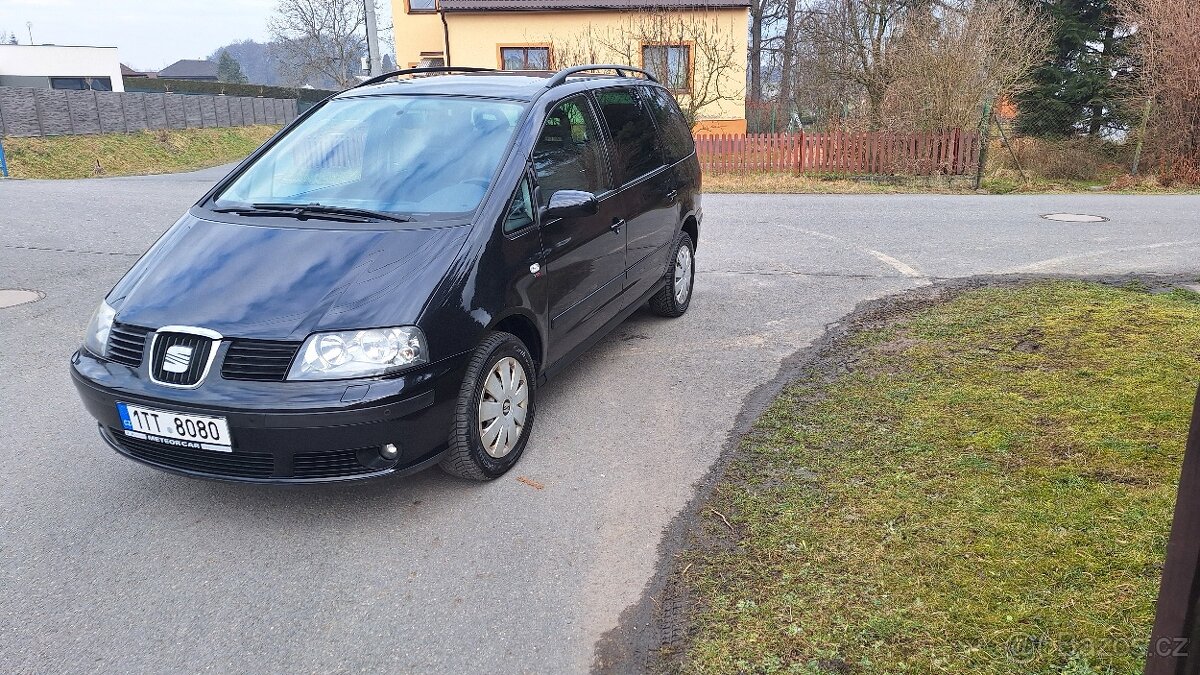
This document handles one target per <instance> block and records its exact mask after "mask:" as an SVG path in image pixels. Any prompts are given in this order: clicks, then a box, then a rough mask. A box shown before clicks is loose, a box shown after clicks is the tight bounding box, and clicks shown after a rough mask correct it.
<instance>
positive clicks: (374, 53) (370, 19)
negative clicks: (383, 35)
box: [363, 0, 383, 77]
mask: <svg viewBox="0 0 1200 675" xmlns="http://www.w3.org/2000/svg"><path fill="white" fill-rule="evenodd" d="M363 4H364V6H365V7H366V10H367V14H366V19H367V58H368V59H370V60H371V73H370V75H371V77H376V76H378V75H382V74H383V61H382V60H381V58H380V56H379V28H378V26H376V24H375V0H364V2H363Z"/></svg>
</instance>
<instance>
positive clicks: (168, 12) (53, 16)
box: [0, 0, 275, 70]
mask: <svg viewBox="0 0 1200 675" xmlns="http://www.w3.org/2000/svg"><path fill="white" fill-rule="evenodd" d="M274 6H275V0H0V31H4V32H5V34H7V33H9V32H12V33H15V34H16V36H17V39H18V40H19V41H20V42H21V44H27V43H28V42H29V32H28V30H26V28H25V22H26V21H30V22H32V23H33V41H34V43H35V44H42V43H54V44H60V45H93V46H97V47H116V48H117V49H118V54H119V56H120V58H121V62H122V63H125V64H127V65H130V66H133V67H134V68H144V69H147V70H158V69H159V68H162V67H164V66H167V65H170V64H172V63H174V62H175V61H178V60H179V59H196V58H203V57H205V56H208V54H209V53H210V52H212V50H214V49H216V48H217V47H220V46H221V45H224V44H228V43H230V42H233V41H234V40H244V39H246V38H251V39H254V40H259V41H263V40H265V39H266V37H267V17H268V16H270V14H271V12H272V9H273V8H274Z"/></svg>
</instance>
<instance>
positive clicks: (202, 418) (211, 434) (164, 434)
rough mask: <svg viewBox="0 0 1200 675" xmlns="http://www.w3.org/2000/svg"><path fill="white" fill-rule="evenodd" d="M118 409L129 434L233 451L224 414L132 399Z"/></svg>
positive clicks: (219, 450) (186, 446)
mask: <svg viewBox="0 0 1200 675" xmlns="http://www.w3.org/2000/svg"><path fill="white" fill-rule="evenodd" d="M117 412H118V413H120V414H121V424H123V425H124V426H125V435H126V436H133V437H134V438H143V439H146V440H150V441H157V442H159V443H165V444H167V445H177V446H179V447H181V448H198V449H201V450H216V451H217V452H233V441H232V440H231V439H230V438H229V425H228V424H226V423H225V418H224V417H208V416H207V415H187V414H184V413H177V412H171V411H170V410H155V409H154V408H143V407H142V406H140V405H132V404H129V403H118V404H117Z"/></svg>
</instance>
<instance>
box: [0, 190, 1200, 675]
mask: <svg viewBox="0 0 1200 675" xmlns="http://www.w3.org/2000/svg"><path fill="white" fill-rule="evenodd" d="M219 173H220V171H219V170H217V171H208V172H200V173H196V174H186V175H178V176H167V177H145V178H119V179H103V180H86V181H61V182H40V181H19V182H18V181H3V182H0V288H29V289H36V290H39V291H42V292H44V293H45V298H44V299H43V300H41V301H39V302H36V303H33V304H28V305H23V306H19V307H13V308H9V309H0V522H2V523H3V529H2V531H0V655H2V656H0V660H2V661H3V666H0V667H2V668H3V670H5V671H7V672H46V673H64V672H116V671H122V672H178V671H189V672H195V671H215V672H223V671H247V672H299V671H312V672H343V671H345V672H349V671H364V670H371V671H380V670H388V671H406V672H446V673H485V672H487V673H496V672H505V673H521V672H540V673H565V672H581V671H586V670H587V669H588V668H589V667H590V666H591V664H592V658H593V654H594V647H595V644H596V642H597V640H598V639H599V638H600V637H601V636H602V635H603V634H604V633H605V632H606V631H608V630H609V629H611V628H613V627H614V626H615V625H616V622H617V620H618V616H619V615H620V613H621V612H622V610H624V609H625V608H626V607H628V606H629V605H631V604H633V603H634V602H636V601H637V600H638V598H639V595H640V594H641V592H642V589H643V587H644V586H645V584H646V582H647V581H648V580H649V579H650V577H651V576H652V574H653V572H654V569H655V565H656V561H657V555H656V548H657V546H658V544H659V541H660V538H661V535H662V532H663V529H664V527H665V526H666V525H667V524H668V523H669V522H670V521H671V519H672V518H673V517H674V516H675V515H676V514H677V513H678V512H679V511H680V509H682V508H683V507H684V506H685V504H686V503H687V501H688V500H689V499H690V498H691V496H692V491H693V484H694V483H696V482H697V481H698V480H699V479H700V478H701V477H702V476H703V475H704V474H705V472H706V471H707V470H708V468H709V467H710V466H711V465H712V464H713V462H714V461H715V460H716V459H717V457H718V455H719V453H720V451H721V449H722V447H723V445H724V444H725V442H726V437H727V434H728V433H729V431H730V429H731V428H732V427H733V424H734V420H735V418H736V416H737V415H738V412H739V410H740V409H741V408H742V406H743V403H744V401H745V400H746V399H747V396H748V394H749V392H750V391H751V390H752V389H754V388H755V387H756V386H757V385H759V384H760V383H762V382H765V381H767V380H770V379H771V378H772V376H773V375H774V374H775V373H776V371H777V370H778V368H779V365H780V363H781V361H782V360H783V359H785V358H786V357H787V356H789V355H790V354H792V353H794V352H796V351H798V350H800V349H802V348H803V347H804V346H805V345H806V344H808V343H809V342H810V341H811V340H813V339H814V338H816V337H817V336H819V335H820V333H821V332H822V331H823V330H824V328H825V326H826V325H827V324H829V323H831V322H834V321H836V320H837V319H838V318H839V317H841V316H842V315H844V314H846V313H847V312H849V311H850V310H851V309H852V308H853V307H854V306H855V304H856V303H858V302H860V301H862V300H866V299H870V298H875V297H878V296H881V295H885V294H890V293H894V292H897V291H900V290H903V289H906V288H911V287H914V286H917V285H921V284H925V283H929V281H930V280H931V279H936V278H945V277H957V276H964V275H971V274H980V273H1004V272H1014V271H1024V272H1031V271H1032V272H1062V273H1115V272H1126V271H1141V272H1192V271H1195V272H1200V220H1198V217H1197V213H1198V212H1200V198H1197V197H1182V196H1180V197H1170V196H1168V197H1126V196H1109V195H1091V194H1088V195H1078V196H1037V197H1014V196H1003V197H988V196H934V195H929V196H876V195H867V196H732V195H728V196H727V195H711V196H708V197H706V198H705V203H704V205H705V214H706V219H705V222H704V226H703V231H702V236H701V245H700V251H699V255H698V257H697V263H698V270H699V274H698V277H697V282H696V295H695V299H694V301H693V303H692V306H691V310H690V311H689V312H688V314H687V315H686V316H685V317H683V318H681V319H677V320H663V319H659V318H656V317H652V316H650V315H649V314H648V313H645V312H639V313H638V314H636V315H634V317H632V318H631V319H630V320H629V321H627V322H626V323H625V324H623V325H622V326H620V327H619V328H618V329H617V330H616V331H615V332H614V333H612V334H611V335H610V336H609V337H608V338H607V339H606V340H604V341H603V342H602V343H601V344H600V345H598V346H597V347H596V348H594V349H592V350H591V351H590V352H589V353H587V354H586V355H585V356H584V357H583V358H582V359H581V360H580V361H579V362H577V364H576V365H574V366H573V367H572V368H570V369H569V370H568V371H567V372H566V373H565V374H564V375H563V376H562V377H561V378H560V379H558V380H556V381H554V382H552V383H550V384H549V385H548V386H547V387H546V388H545V389H543V390H542V391H541V400H540V406H541V407H540V409H539V412H538V424H537V428H536V430H535V432H534V436H533V438H532V440H531V442H530V444H529V447H528V449H527V450H526V453H525V456H524V457H523V458H522V460H521V463H520V464H519V465H518V467H517V468H516V469H515V470H514V471H513V472H511V473H510V474H509V475H507V476H505V477H504V478H502V479H500V480H498V481H495V482H493V483H488V484H475V483H467V482H463V481H459V480H455V479H451V478H449V477H447V476H444V475H442V474H441V473H440V472H438V471H437V470H433V471H428V472H426V473H423V474H420V475H418V476H415V477H410V478H406V479H399V480H392V481H384V482H373V483H367V484H360V485H344V486H328V487H317V488H279V487H254V486H244V485H228V484H221V483H212V482H203V481H195V480H189V479H185V478H179V477H175V476H171V475H167V474H163V473H159V472H156V471H153V470H151V469H147V468H144V467H142V466H140V465H137V464H134V463H132V462H130V461H128V460H125V459H123V458H121V457H119V456H117V455H116V454H115V453H113V452H112V451H111V450H109V449H108V448H107V447H105V446H104V445H103V444H102V443H101V441H100V440H99V438H98V437H97V435H96V432H95V427H94V425H93V423H92V421H91V419H90V418H89V417H88V416H87V414H86V413H85V412H84V411H83V409H82V407H81V406H80V404H79V403H78V402H77V400H76V397H75V392H74V390H73V388H72V386H71V384H70V381H69V376H68V373H67V359H68V357H69V355H70V354H71V352H72V351H73V350H74V349H75V348H76V346H77V344H78V343H79V340H80V333H81V331H82V328H83V325H84V323H85V322H86V321H87V318H88V316H89V314H90V313H91V311H92V310H93V308H94V307H95V305H96V304H97V302H98V301H99V299H100V298H101V296H102V295H103V294H104V292H105V291H106V290H107V289H108V288H109V287H110V286H111V285H112V284H113V283H114V282H115V281H116V280H117V278H118V277H119V276H120V275H121V273H122V272H123V271H124V270H125V269H126V268H127V267H128V266H129V265H131V264H132V263H133V261H134V260H135V258H136V256H137V255H138V254H139V253H140V252H141V251H142V250H144V249H145V248H146V247H147V246H148V245H149V244H150V243H151V242H152V241H153V240H154V238H155V237H156V236H157V235H158V234H159V233H161V232H162V231H163V230H164V229H166V228H167V227H168V226H169V225H170V224H171V223H172V222H173V221H174V219H175V218H176V217H177V216H178V215H179V214H180V213H181V212H182V211H183V210H184V208H185V207H186V206H188V205H189V204H190V203H191V202H192V201H193V200H194V199H195V198H196V197H197V196H199V195H200V194H201V193H202V192H203V191H204V189H205V188H206V187H207V186H208V185H209V184H211V182H212V181H213V180H214V179H215V177H217V176H218V175H219ZM1052 211H1073V212H1082V213H1093V214H1099V215H1103V216H1107V217H1108V218H1110V219H1111V220H1110V221H1109V222H1105V223H1099V224H1083V225H1080V224H1063V223H1053V222H1050V221H1046V220H1043V219H1041V218H1039V214H1043V213H1047V212H1052ZM273 264H286V261H273ZM519 476H525V477H528V478H530V479H532V480H533V481H536V482H537V483H540V484H542V485H544V489H540V490H539V489H534V488H533V487H530V486H529V485H526V484H524V483H522V482H519V481H518V480H517V478H518V477H519Z"/></svg>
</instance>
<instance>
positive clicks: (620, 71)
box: [546, 63, 658, 89]
mask: <svg viewBox="0 0 1200 675" xmlns="http://www.w3.org/2000/svg"><path fill="white" fill-rule="evenodd" d="M592 70H615V71H617V76H619V77H629V75H627V74H626V73H627V72H630V73H641V74H642V75H645V76H646V79H648V80H650V81H651V82H658V80H657V79H656V78H655V77H654V76H653V75H651V74H650V73H649V72H647V71H645V70H642V69H641V68H634V67H633V66H617V65H613V64H595V63H593V64H590V65H586V66H571V67H570V68H563V69H562V70H560V71H558V72H557V73H555V74H554V77H551V78H550V81H549V82H547V83H546V88H547V89H550V88H552V87H557V86H558V85H560V84H562V83H563V82H566V81H567V78H568V77H570V76H572V75H575V74H577V73H586V72H588V71H592Z"/></svg>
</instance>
